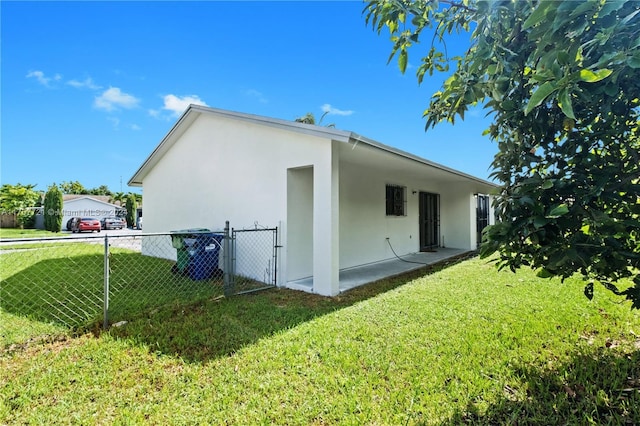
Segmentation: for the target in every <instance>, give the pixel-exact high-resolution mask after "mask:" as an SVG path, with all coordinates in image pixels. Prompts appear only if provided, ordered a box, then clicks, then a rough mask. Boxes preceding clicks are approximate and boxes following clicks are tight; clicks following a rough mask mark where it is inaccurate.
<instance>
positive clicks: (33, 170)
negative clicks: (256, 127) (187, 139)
mask: <svg viewBox="0 0 640 426" xmlns="http://www.w3.org/2000/svg"><path fill="white" fill-rule="evenodd" d="M362 9H363V3H361V2H357V1H350V2H341V1H326V2H293V1H282V2H271V1H258V2H214V1H211V2H168V1H163V2H125V1H122V2H120V1H118V2H8V1H2V2H1V3H0V14H1V36H2V40H1V43H2V45H1V60H2V62H1V84H2V86H1V88H0V89H1V120H2V123H1V125H2V127H1V137H2V139H1V160H0V161H1V169H0V178H1V183H3V184H4V183H10V184H15V183H18V182H20V183H23V184H27V183H28V184H36V185H37V188H38V189H42V190H46V188H47V186H49V185H50V184H52V183H54V182H55V183H60V182H62V181H75V180H77V181H80V182H81V183H82V184H83V185H84V186H85V187H87V188H92V187H97V186H99V185H107V186H109V188H110V189H111V190H112V191H121V190H122V191H124V192H128V191H135V192H139V189H138V188H130V187H128V186H127V181H128V180H129V178H130V177H131V176H132V175H133V173H134V172H135V171H136V170H137V169H138V167H139V166H140V165H141V164H142V162H143V161H144V160H145V159H146V158H147V156H148V155H149V154H150V153H151V151H152V150H153V149H154V148H155V147H156V146H157V144H158V143H159V142H160V141H161V139H162V138H163V137H164V136H165V135H166V133H167V132H168V131H169V130H170V128H171V127H172V125H173V124H174V123H175V121H176V119H177V118H178V117H179V115H180V114H181V113H182V111H183V110H184V108H185V107H186V105H187V104H188V103H199V104H203V105H208V106H211V107H214V108H222V109H229V110H233V111H239V112H246V113H251V114H259V115H265V116H269V117H275V118H281V119H286V120H293V119H295V118H296V117H299V116H303V115H304V114H306V113H307V112H312V113H313V114H314V115H315V116H316V118H318V119H319V118H320V116H321V115H322V114H323V112H325V111H329V114H328V115H327V116H326V117H325V118H324V120H323V124H329V123H334V124H335V125H336V127H337V128H339V129H342V130H349V131H354V132H356V133H359V134H361V135H363V136H366V137H369V138H372V139H374V140H376V141H378V142H381V143H384V144H387V145H391V146H394V147H396V148H399V149H402V150H405V151H409V152H411V153H413V154H416V155H419V156H421V157H424V158H427V159H429V160H432V161H436V162H438V163H441V164H444V165H446V166H449V167H453V168H455V169H458V170H461V171H463V172H466V173H469V174H472V175H475V176H478V177H480V178H485V179H486V178H488V175H489V172H490V171H489V165H490V163H491V160H492V159H493V155H494V153H495V152H496V150H497V148H496V145H495V144H494V143H492V142H491V141H490V140H489V139H488V138H487V137H483V136H481V133H482V131H483V130H484V129H486V128H487V127H488V120H487V119H486V118H484V112H483V111H482V110H481V109H478V110H476V111H473V112H472V113H471V114H468V115H467V116H466V118H465V121H460V122H456V124H455V126H452V125H450V124H446V123H444V124H440V125H439V126H437V127H436V128H435V129H432V130H429V131H427V132H426V133H425V131H424V125H425V120H424V119H423V118H422V113H423V111H424V109H425V108H426V107H427V106H428V104H429V98H430V96H431V94H432V93H433V92H435V91H437V90H438V89H439V88H440V86H441V84H442V81H443V80H444V78H445V77H446V76H445V75H434V76H433V77H431V78H425V81H424V82H423V83H422V85H418V83H417V80H416V78H415V70H416V67H417V66H418V65H419V58H420V53H421V52H423V51H425V50H426V49H427V46H426V44H419V45H417V46H415V47H414V48H413V50H412V51H411V52H410V55H409V69H408V71H407V73H406V74H405V75H402V74H401V73H400V71H399V70H398V67H397V65H396V63H395V61H393V62H392V63H390V64H389V65H387V64H386V61H387V58H388V56H389V53H390V48H391V43H390V41H389V38H388V35H387V34H382V35H381V36H378V35H377V34H376V33H375V32H374V31H373V30H372V29H371V27H367V26H366V25H365V21H364V17H363V15H362V14H361V12H362ZM467 42H468V36H466V35H465V36H463V37H460V38H458V39H456V40H452V41H450V44H449V46H448V48H449V51H450V52H451V51H463V50H464V48H465V45H466V43H467ZM198 160H199V159H194V161H198ZM187 172H188V169H187V168H185V173H187ZM121 182H122V184H121Z"/></svg>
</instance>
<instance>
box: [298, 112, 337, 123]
mask: <svg viewBox="0 0 640 426" xmlns="http://www.w3.org/2000/svg"><path fill="white" fill-rule="evenodd" d="M327 114H329V111H325V112H324V114H322V116H321V117H320V121H318V126H321V125H322V120H323V119H324V117H325V116H326V115H327ZM294 121H296V122H298V123H304V124H313V125H315V124H316V116H315V115H313V113H312V112H308V113H306V114H305V115H303V116H302V117H298V118H296V119H295V120H294ZM327 127H336V125H335V124H334V123H331V124H327Z"/></svg>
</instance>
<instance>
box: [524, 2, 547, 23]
mask: <svg viewBox="0 0 640 426" xmlns="http://www.w3.org/2000/svg"><path fill="white" fill-rule="evenodd" d="M552 5H553V1H543V2H541V3H540V4H539V5H538V7H536V8H535V9H534V10H533V12H532V13H531V15H529V17H528V18H527V20H526V21H524V24H522V29H523V30H526V29H527V28H530V27H533V26H534V25H536V24H538V23H540V22H542V21H544V19H545V17H546V15H547V11H548V10H549V7H551V6H552Z"/></svg>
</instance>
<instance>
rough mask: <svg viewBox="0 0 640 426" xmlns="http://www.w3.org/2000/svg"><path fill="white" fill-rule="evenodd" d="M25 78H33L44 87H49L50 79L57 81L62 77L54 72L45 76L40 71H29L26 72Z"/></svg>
mask: <svg viewBox="0 0 640 426" xmlns="http://www.w3.org/2000/svg"><path fill="white" fill-rule="evenodd" d="M27 78H35V79H36V80H37V81H38V83H40V84H42V85H43V86H45V87H51V86H50V83H51V81H52V80H53V81H59V80H61V79H62V76H61V75H60V74H56V75H54V76H53V77H46V76H45V75H44V73H43V72H42V71H38V70H36V71H29V73H28V74H27Z"/></svg>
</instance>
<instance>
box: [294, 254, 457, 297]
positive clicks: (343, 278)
mask: <svg viewBox="0 0 640 426" xmlns="http://www.w3.org/2000/svg"><path fill="white" fill-rule="evenodd" d="M468 252H469V250H464V249H455V248H438V249H435V250H434V251H432V252H420V253H412V254H408V255H405V256H401V257H400V258H393V259H388V260H383V261H381V262H376V263H370V264H367V265H361V266H355V267H353V268H346V269H342V270H340V292H341V293H342V292H344V291H347V290H350V289H352V288H355V287H358V286H361V285H364V284H369V283H372V282H375V281H378V280H381V279H383V278H390V277H394V276H396V275H400V274H404V273H406V272H410V271H415V270H417V269H420V268H425V267H426V266H428V265H433V264H435V263H439V262H441V261H444V260H447V259H451V258H454V257H456V256H459V255H461V254H464V253H468ZM287 286H288V287H289V288H293V289H297V290H303V291H307V292H312V291H313V278H311V277H309V278H303V279H301V280H296V281H291V282H289V283H287Z"/></svg>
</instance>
